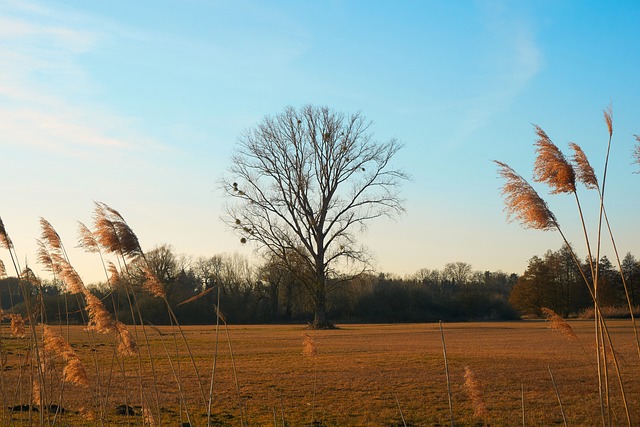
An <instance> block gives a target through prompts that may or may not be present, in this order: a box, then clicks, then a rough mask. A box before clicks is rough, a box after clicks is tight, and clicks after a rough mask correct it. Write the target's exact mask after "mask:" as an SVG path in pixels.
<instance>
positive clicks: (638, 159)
mask: <svg viewBox="0 0 640 427" xmlns="http://www.w3.org/2000/svg"><path fill="white" fill-rule="evenodd" d="M633 136H634V137H635V138H636V146H635V147H634V148H633V153H632V154H631V156H632V158H633V163H635V164H638V165H640V135H633ZM636 173H640V172H636Z"/></svg>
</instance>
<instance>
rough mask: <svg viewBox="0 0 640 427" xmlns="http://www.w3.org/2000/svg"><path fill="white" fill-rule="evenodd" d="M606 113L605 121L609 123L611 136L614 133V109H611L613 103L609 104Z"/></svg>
mask: <svg viewBox="0 0 640 427" xmlns="http://www.w3.org/2000/svg"><path fill="white" fill-rule="evenodd" d="M603 115H604V121H605V123H606V124H607V130H608V131H609V136H610V137H611V136H612V135H613V118H612V115H613V113H612V111H611V105H609V107H607V109H606V110H604V112H603Z"/></svg>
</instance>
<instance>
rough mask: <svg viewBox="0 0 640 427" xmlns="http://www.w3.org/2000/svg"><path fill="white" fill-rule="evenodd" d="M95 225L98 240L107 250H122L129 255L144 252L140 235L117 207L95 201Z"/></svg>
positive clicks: (132, 255) (121, 251)
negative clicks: (139, 239) (139, 238)
mask: <svg viewBox="0 0 640 427" xmlns="http://www.w3.org/2000/svg"><path fill="white" fill-rule="evenodd" d="M94 225H95V229H96V232H95V235H96V240H97V241H98V242H99V243H100V244H101V245H102V246H103V247H104V248H105V250H106V251H107V252H120V253H122V254H123V255H125V256H128V257H134V256H137V255H140V254H142V248H141V247H140V242H139V241H138V237H137V236H136V235H135V234H134V232H133V230H131V228H130V227H129V225H128V224H127V223H126V221H125V220H124V218H123V217H122V215H120V213H119V212H118V211H116V210H115V209H113V208H111V207H109V206H108V205H106V204H104V203H102V202H95V210H94Z"/></svg>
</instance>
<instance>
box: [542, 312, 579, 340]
mask: <svg viewBox="0 0 640 427" xmlns="http://www.w3.org/2000/svg"><path fill="white" fill-rule="evenodd" d="M541 311H542V313H543V314H544V315H545V316H546V317H547V320H548V321H549V329H553V330H554V331H558V332H560V333H561V334H562V335H564V336H565V337H567V339H569V340H571V341H574V340H577V339H578V336H577V335H576V333H575V331H574V330H573V328H572V327H571V325H569V324H568V323H567V322H566V320H564V319H563V318H562V317H561V316H559V315H558V314H557V313H556V312H555V311H553V310H551V309H550V308H546V307H542V308H541Z"/></svg>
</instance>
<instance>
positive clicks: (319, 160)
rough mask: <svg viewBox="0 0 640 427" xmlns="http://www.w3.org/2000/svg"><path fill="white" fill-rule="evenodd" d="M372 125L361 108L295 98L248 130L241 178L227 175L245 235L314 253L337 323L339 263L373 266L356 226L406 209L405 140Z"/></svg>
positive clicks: (319, 319)
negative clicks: (379, 137) (398, 161)
mask: <svg viewBox="0 0 640 427" xmlns="http://www.w3.org/2000/svg"><path fill="white" fill-rule="evenodd" d="M369 126H370V124H369V123H368V122H367V121H366V120H365V119H364V117H362V116H361V115H360V114H359V113H356V114H352V115H345V114H342V113H339V112H335V111H333V110H330V109H329V108H326V107H314V106H306V107H303V108H300V109H294V108H291V107H289V108H287V109H285V110H284V112H282V113H280V114H278V115H277V116H275V117H266V118H264V119H263V121H262V122H261V123H260V124H258V125H257V126H256V127H255V128H253V129H250V130H248V131H246V132H245V133H244V134H243V135H242V136H241V137H240V144H239V147H238V148H237V149H236V152H235V155H234V156H233V158H232V164H231V168H230V172H231V175H232V179H230V180H225V181H223V188H224V190H225V191H226V193H227V195H228V196H229V197H230V198H231V200H233V201H235V204H233V205H231V206H229V209H228V214H229V217H228V223H229V225H230V226H231V227H233V228H234V229H235V230H236V231H237V232H238V234H239V235H240V236H241V241H242V242H247V241H251V242H255V243H257V245H258V246H259V248H260V249H261V250H263V251H265V252H268V253H270V254H271V255H272V256H275V257H278V258H280V259H281V260H282V262H283V263H284V265H287V266H291V267H292V262H291V259H290V257H291V254H292V253H295V254H296V258H297V259H298V258H299V259H303V260H304V273H305V274H304V276H305V277H306V280H305V281H303V282H302V283H303V284H304V285H305V286H306V287H307V288H308V290H309V291H310V294H311V297H312V299H313V303H314V311H315V314H314V321H313V326H314V327H316V328H324V327H327V326H329V322H328V320H327V315H326V314H327V307H326V301H327V293H328V292H329V291H330V290H331V287H332V283H335V282H334V281H333V279H334V278H335V277H336V276H337V275H338V270H339V269H340V268H344V267H345V266H347V265H349V266H353V269H352V270H351V274H352V275H357V274H359V273H360V272H362V271H364V270H365V269H366V264H367V262H368V254H367V252H366V251H365V250H364V249H363V248H362V247H359V246H357V239H356V231H358V230H361V229H362V228H363V227H365V226H366V224H367V223H368V222H369V221H370V220H372V219H375V218H378V217H380V216H388V215H392V214H395V213H398V212H401V211H403V207H402V202H401V200H400V198H399V192H398V191H399V184H400V182H401V181H403V180H405V179H406V178H407V175H406V174H405V173H404V172H403V171H401V170H398V169H394V168H393V167H392V166H391V164H390V162H391V160H392V159H393V157H394V156H395V154H396V153H397V152H398V150H399V149H400V148H401V145H400V144H399V143H398V142H397V141H396V140H393V139H392V140H390V141H388V142H386V143H378V142H376V141H374V140H373V139H372V136H371V135H370V134H369V133H368V132H369ZM292 268H293V267H292Z"/></svg>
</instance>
